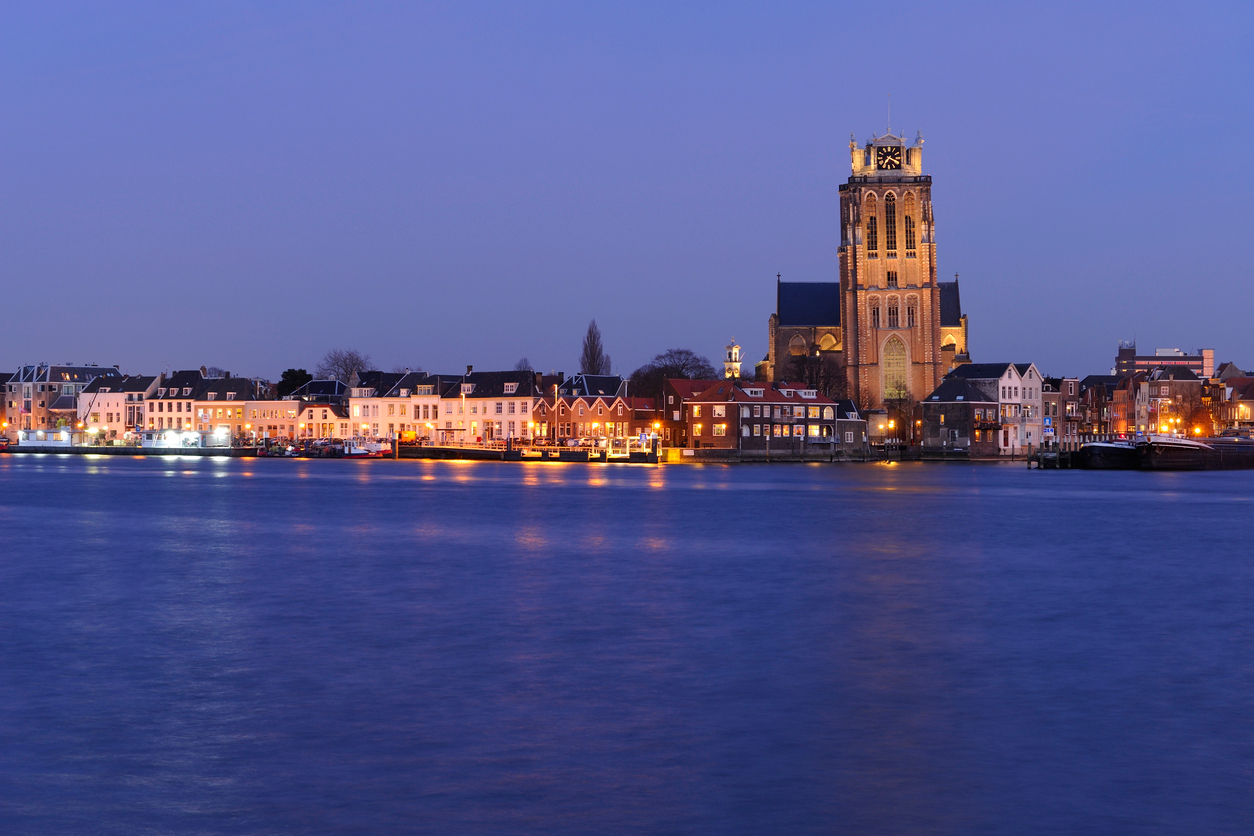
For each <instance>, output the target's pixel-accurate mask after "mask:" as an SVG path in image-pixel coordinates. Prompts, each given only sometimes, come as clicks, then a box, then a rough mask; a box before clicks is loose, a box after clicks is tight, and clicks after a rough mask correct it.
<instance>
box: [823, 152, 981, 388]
mask: <svg viewBox="0 0 1254 836" xmlns="http://www.w3.org/2000/svg"><path fill="white" fill-rule="evenodd" d="M849 153H850V160H851V163H852V165H851V168H852V173H851V175H850V177H849V179H848V181H847V182H845V183H844V184H842V185H841V186H840V226H841V233H840V249H839V251H838V252H839V256H840V286H841V325H842V328H843V331H844V334H845V341H844V342H845V345H844V363H845V373H846V380H847V382H848V387H849V394H850V396H851V397H853V398H854V399H855V400H856V401H857V402H858V403H859V404H861V405H862V406H864V407H877V406H880V405H882V404H883V403H884V402H885V401H897V402H900V401H908V400H916V401H917V400H921V399H922V398H924V397H925V396H926V395H927V394H928V393H930V392H931V391H932V390H933V389H934V388H936V386H937V385H938V384H939V383H940V380H941V378H942V377H943V376H944V374H945V373H946V372H947V371H948V362H947V361H946V360H945V359H944V358H943V356H942V353H941V339H942V333H941V291H940V288H939V286H938V284H937V280H936V243H935V238H934V233H933V221H932V178H931V177H930V176H928V175H926V174H924V173H923V136H922V134H920V135H919V136H918V137H917V138H916V139H915V140H914V141H913V142H910V141H908V140H907V139H906V137H905V136H895V135H894V134H892V133H885V134H883V135H881V136H875V137H872V138H871V139H870V140H869V141H867V142H866V143H865V144H863V145H859V144H858V143H857V142H855V141H853V138H852V137H850V143H849ZM955 292H956V288H955Z"/></svg>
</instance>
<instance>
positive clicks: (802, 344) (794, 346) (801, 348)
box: [788, 334, 806, 357]
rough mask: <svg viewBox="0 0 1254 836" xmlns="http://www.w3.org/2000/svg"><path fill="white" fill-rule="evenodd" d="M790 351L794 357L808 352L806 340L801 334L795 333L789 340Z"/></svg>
mask: <svg viewBox="0 0 1254 836" xmlns="http://www.w3.org/2000/svg"><path fill="white" fill-rule="evenodd" d="M788 353H789V354H791V355H792V356H793V357H800V356H801V355H803V354H805V353H806V340H805V337H803V336H801V335H800V334H793V335H792V339H791V340H789V341H788Z"/></svg>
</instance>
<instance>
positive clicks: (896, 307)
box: [888, 296, 901, 328]
mask: <svg viewBox="0 0 1254 836" xmlns="http://www.w3.org/2000/svg"><path fill="white" fill-rule="evenodd" d="M900 311H901V300H899V299H898V298H897V297H896V296H889V297H888V327H889V328H900V327H901V313H900Z"/></svg>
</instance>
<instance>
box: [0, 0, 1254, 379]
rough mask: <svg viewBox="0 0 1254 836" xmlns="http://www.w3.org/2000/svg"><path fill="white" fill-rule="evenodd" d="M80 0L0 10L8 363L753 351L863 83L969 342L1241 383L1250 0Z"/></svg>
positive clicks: (500, 359)
mask: <svg viewBox="0 0 1254 836" xmlns="http://www.w3.org/2000/svg"><path fill="white" fill-rule="evenodd" d="M110 5H112V4H99V3H93V4H82V5H77V6H76V5H73V4H59V5H57V6H55V7H54V6H52V5H47V4H29V3H28V4H16V3H11V4H8V5H6V6H5V7H4V9H3V10H2V11H0V113H2V115H0V276H3V288H4V304H5V307H6V308H7V311H6V313H7V315H6V316H5V317H4V325H3V328H0V366H2V367H4V368H6V369H10V368H13V367H15V366H16V365H17V364H19V363H34V362H40V361H51V362H66V361H74V362H96V363H100V364H102V365H103V364H110V365H111V364H114V363H118V364H120V365H121V367H122V370H123V371H126V372H131V373H141V372H144V373H155V372H158V371H162V370H163V369H165V368H167V367H168V368H170V369H175V368H187V367H193V366H200V365H202V364H203V365H218V366H221V367H223V368H227V369H230V370H232V371H234V372H236V373H239V374H250V375H263V376H270V377H275V378H277V376H278V374H279V373H280V372H281V371H282V370H283V369H284V368H287V367H289V366H304V367H308V368H311V369H312V368H313V366H314V365H315V364H316V362H317V360H318V358H319V357H320V356H321V355H322V353H323V352H324V351H325V350H326V349H328V348H331V347H355V348H358V349H360V350H362V351H365V352H367V353H369V354H370V355H371V356H372V357H373V358H374V359H375V362H376V365H377V366H379V367H380V368H385V369H391V368H393V367H395V366H420V367H422V368H424V369H428V370H431V371H447V372H452V371H458V370H460V369H461V368H463V367H464V365H465V364H467V363H473V364H474V365H475V366H476V368H480V369H489V368H502V367H504V368H508V367H512V366H513V364H514V362H515V361H516V360H517V359H518V358H519V357H520V356H523V355H526V356H527V357H529V358H530V359H531V361H532V362H533V364H534V365H535V367H536V368H537V369H543V370H545V371H547V370H549V369H558V370H563V371H567V372H570V371H574V370H576V358H577V356H578V351H579V343H580V339H581V337H582V334H583V331H584V329H585V328H586V326H587V323H588V320H589V319H591V318H593V317H595V318H596V320H597V322H598V323H599V324H600V326H601V330H602V332H603V334H604V338H605V342H606V345H607V348H608V350H609V353H610V354H611V355H612V357H613V359H614V365H615V371H619V372H623V373H629V372H630V371H631V370H632V369H633V368H635V367H636V366H638V365H639V364H641V363H643V362H644V361H646V360H647V359H648V358H649V357H651V356H652V355H653V354H655V353H657V352H659V351H662V350H664V349H667V348H672V347H685V348H692V349H694V350H697V351H699V352H701V353H704V354H706V355H708V356H709V357H710V358H711V359H712V360H717V359H718V355H719V353H720V351H721V349H722V346H723V345H724V344H726V342H727V341H728V339H729V338H731V337H732V336H734V337H736V338H737V340H738V341H739V342H740V343H741V344H742V345H744V346H745V349H746V353H747V355H748V356H749V357H750V358H751V359H754V360H756V359H759V358H760V357H761V356H762V355H763V354H764V353H765V351H766V322H767V317H768V316H769V315H770V313H771V312H772V310H773V308H774V301H775V297H774V289H775V274H776V273H777V272H778V273H782V274H783V275H784V278H785V279H788V280H792V281H823V280H827V281H834V280H836V278H837V258H836V248H837V245H838V243H839V241H838V234H839V231H838V227H837V218H838V214H837V209H838V205H839V198H838V194H837V187H838V185H839V184H840V183H841V182H843V181H844V180H845V178H847V177H848V176H849V153H848V141H849V134H850V132H853V133H855V134H856V136H857V138H858V141H859V142H860V143H861V142H864V141H865V140H866V139H867V138H868V137H869V136H870V135H871V134H872V133H879V132H882V131H883V130H884V128H885V123H886V120H887V114H886V112H885V111H886V97H887V95H888V94H889V93H891V94H892V125H893V128H894V129H895V130H897V131H898V132H900V131H905V132H906V133H908V135H910V136H914V133H915V131H916V130H918V129H921V130H922V131H923V135H924V137H925V139H926V140H927V142H926V145H925V148H924V157H923V165H924V171H925V172H927V173H930V174H931V175H932V176H933V200H934V204H935V209H936V219H937V233H938V237H937V240H938V261H939V266H940V272H941V274H942V275H948V276H952V274H953V273H954V272H958V273H961V276H962V298H963V303H964V308H965V310H966V312H967V314H968V315H969V316H970V320H971V341H970V344H971V352H972V356H973V359H975V360H977V361H993V360H1011V361H1027V360H1032V361H1035V362H1036V363H1037V364H1038V365H1039V366H1040V367H1041V369H1042V370H1043V371H1044V372H1045V373H1046V374H1078V375H1084V374H1089V373H1104V372H1105V371H1106V370H1107V369H1108V368H1109V367H1110V365H1111V364H1112V362H1113V357H1114V353H1115V348H1116V342H1117V340H1119V339H1120V338H1133V337H1135V338H1136V339H1137V341H1138V344H1139V345H1140V347H1141V348H1142V349H1143V350H1149V351H1152V350H1153V349H1154V348H1155V347H1157V346H1173V347H1177V346H1178V347H1181V348H1185V349H1192V348H1195V347H1199V346H1209V347H1214V348H1215V349H1216V350H1217V355H1218V358H1219V359H1220V360H1233V361H1235V362H1236V363H1237V364H1238V365H1240V366H1242V367H1243V368H1247V369H1248V368H1251V367H1254V329H1251V328H1250V326H1249V319H1250V312H1251V311H1252V310H1254V282H1251V278H1252V275H1251V268H1250V256H1249V255H1248V253H1247V252H1246V250H1245V247H1246V246H1247V245H1248V244H1249V243H1250V241H1251V235H1250V229H1251V225H1252V224H1251V222H1252V221H1254V208H1252V207H1254V203H1252V201H1251V198H1250V193H1251V185H1252V178H1251V165H1252V163H1251V153H1250V151H1249V150H1248V149H1247V145H1249V144H1250V140H1251V136H1252V135H1254V124H1251V123H1252V122H1254V114H1252V107H1251V103H1252V102H1254V47H1251V44H1252V43H1254V25H1252V23H1254V5H1252V4H1249V3H1248V2H1247V3H1226V4H1225V3H1214V4H1205V3H1197V4H1185V5H1181V4H1178V3H1172V4H1167V3H1162V4H1156V3H1145V2H1141V3H1127V4H1114V3H1111V4H1094V3H1091V2H1089V3H1074V4H1068V3H1059V2H1053V3H1048V4H1046V3H1041V4H1035V5H1036V6H1037V8H1036V9H1035V10H1029V9H1025V8H1021V7H1022V6H1026V5H1027V4H1005V3H989V4H985V5H966V6H962V7H961V10H960V11H953V10H951V9H948V8H946V7H948V6H950V5H952V4H946V3H934V2H931V3H923V4H918V5H913V4H910V3H900V2H895V3H892V4H888V3H881V4H876V3H860V4H850V5H837V4H835V3H821V4H789V5H787V6H784V5H783V4H766V3H762V4H756V5H735V4H731V3H727V2H719V3H711V4H708V5H697V4H671V3H667V4H656V5H643V4H631V5H630V6H627V5H624V6H622V7H611V6H610V5H609V4H606V3H569V4H521V3H502V4H499V5H489V4H483V5H480V4H470V3H449V4H445V5H421V4H417V3H397V4H394V5H386V4H381V3H372V4H352V5H350V4H342V5H334V4H316V3H309V2H301V3H292V4H286V5H285V4H280V3H266V4H255V5H243V4H228V3H212V4H169V3H152V4H149V5H144V4H139V3H132V4H126V6H125V8H124V9H113V8H108V7H109V6H110Z"/></svg>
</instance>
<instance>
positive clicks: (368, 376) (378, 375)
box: [352, 369, 405, 395]
mask: <svg viewBox="0 0 1254 836" xmlns="http://www.w3.org/2000/svg"><path fill="white" fill-rule="evenodd" d="M404 376H405V373H404V372H381V371H379V370H378V369H371V370H370V371H367V372H362V373H361V374H359V375H357V385H356V386H353V387H352V388H354V389H373V390H374V392H375V394H376V395H383V394H385V393H387V392H390V391H391V390H392V387H393V386H395V385H396V382H397V381H398V380H400V379H401V378H402V377H404Z"/></svg>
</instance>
